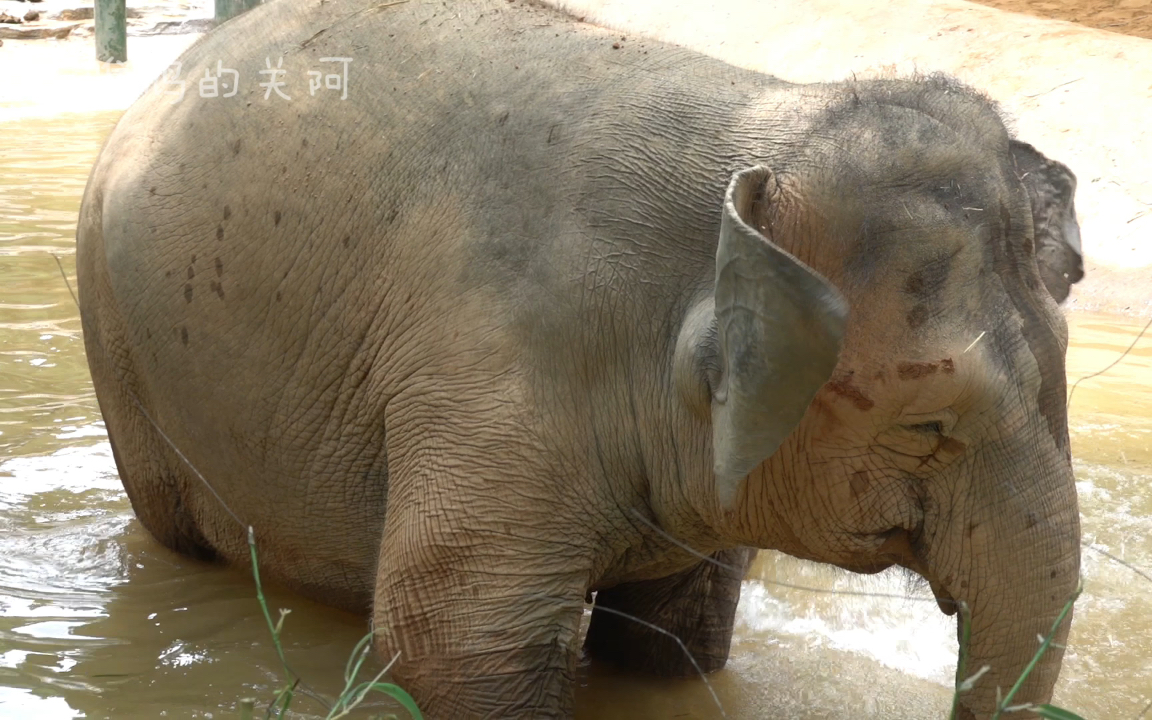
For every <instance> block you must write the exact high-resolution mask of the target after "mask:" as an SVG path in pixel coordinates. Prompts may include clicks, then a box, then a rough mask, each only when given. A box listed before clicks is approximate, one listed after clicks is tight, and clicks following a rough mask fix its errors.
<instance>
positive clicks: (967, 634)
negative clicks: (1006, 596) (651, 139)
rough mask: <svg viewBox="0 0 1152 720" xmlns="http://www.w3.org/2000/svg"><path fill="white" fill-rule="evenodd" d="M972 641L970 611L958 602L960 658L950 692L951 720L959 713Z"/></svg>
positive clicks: (966, 604) (963, 603) (962, 603)
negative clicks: (953, 684)
mask: <svg viewBox="0 0 1152 720" xmlns="http://www.w3.org/2000/svg"><path fill="white" fill-rule="evenodd" d="M971 639H972V611H971V610H969V609H968V603H966V602H963V601H961V602H960V657H959V659H958V660H957V661H956V687H955V689H954V690H953V692H952V715H951V716H950V718H951V720H956V718H957V717H958V713H959V712H960V685H961V683H963V682H964V681H965V680H966V679H967V678H965V677H964V674H965V673H966V672H967V670H968V642H969V641H970V640H971Z"/></svg>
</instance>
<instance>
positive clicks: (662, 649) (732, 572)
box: [584, 548, 756, 676]
mask: <svg viewBox="0 0 1152 720" xmlns="http://www.w3.org/2000/svg"><path fill="white" fill-rule="evenodd" d="M755 556H756V551H755V550H750V549H745V548H737V549H735V550H725V551H721V552H718V553H716V554H715V555H713V559H714V560H717V561H718V562H719V563H721V564H720V565H717V564H714V563H709V562H701V563H700V564H699V565H696V566H695V567H693V568H691V569H689V570H685V571H684V572H681V573H678V574H676V575H671V576H669V577H666V578H660V579H657V580H646V581H643V582H634V583H625V584H622V585H617V586H616V587H613V588H609V589H607V590H601V591H599V592H598V593H596V608H595V609H594V610H593V611H592V620H591V622H590V624H589V626H588V635H587V637H586V638H585V640H584V649H585V651H586V652H587V653H588V655H589V656H591V657H592V658H593V659H595V660H602V661H605V662H610V663H613V664H615V665H619V666H622V667H626V668H628V669H632V670H638V671H641V672H649V673H653V674H657V675H665V676H690V675H695V674H697V673H698V672H701V671H702V672H712V671H713V670H719V669H720V668H722V667H724V663H726V662H727V661H728V648H729V645H730V644H731V641H732V623H733V621H734V620H735V615H736V604H737V602H739V600H740V582H741V581H742V580H743V579H744V572H745V571H746V570H747V568H748V566H749V565H750V564H751V562H752V559H753V558H754V557H755ZM610 611H614V612H610ZM633 618H635V619H633ZM637 619H638V620H641V621H643V622H642V623H641V622H636V620H637ZM643 623H647V625H645V624H643ZM650 626H655V627H658V628H660V629H661V630H663V631H664V632H660V631H658V630H654V629H652V627H650ZM666 633H667V634H666ZM670 636H675V637H676V638H679V640H680V642H681V643H683V645H684V647H681V646H680V643H677V642H676V640H674V639H673V638H672V637H670ZM685 651H687V654H686V653H685ZM689 655H691V658H689ZM693 660H695V664H693ZM697 668H699V670H698V669H697Z"/></svg>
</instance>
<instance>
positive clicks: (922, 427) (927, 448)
mask: <svg viewBox="0 0 1152 720" xmlns="http://www.w3.org/2000/svg"><path fill="white" fill-rule="evenodd" d="M900 419H901V420H903V421H904V422H900V423H898V424H894V425H891V426H889V427H888V428H887V429H886V430H883V431H882V432H880V433H879V434H878V435H877V436H876V440H875V448H876V449H877V450H878V451H879V452H880V453H881V454H882V455H884V456H886V457H887V458H888V461H889V462H891V463H892V464H893V465H895V466H896V467H899V468H901V469H903V470H907V471H909V472H923V471H931V470H938V469H939V468H940V467H942V466H943V465H946V464H948V463H949V462H951V461H952V460H955V459H956V457H958V456H959V455H960V454H961V453H962V452H963V451H964V448H965V447H967V446H966V445H965V444H964V443H963V442H961V441H959V440H957V439H956V438H954V437H952V436H951V434H952V431H953V430H955V428H956V423H957V421H958V419H959V418H958V416H957V415H956V413H955V411H953V410H951V409H945V410H941V411H938V412H932V413H920V414H916V415H910V416H909V415H905V416H904V417H902V418H900ZM910 421H911V422H910Z"/></svg>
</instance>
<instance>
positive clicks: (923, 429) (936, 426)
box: [904, 420, 944, 435]
mask: <svg viewBox="0 0 1152 720" xmlns="http://www.w3.org/2000/svg"><path fill="white" fill-rule="evenodd" d="M904 427H906V428H908V429H909V430H912V431H914V432H920V433H924V434H926V435H943V434H944V423H942V422H940V421H939V420H933V421H932V422H923V423H916V424H915V425H905V426H904Z"/></svg>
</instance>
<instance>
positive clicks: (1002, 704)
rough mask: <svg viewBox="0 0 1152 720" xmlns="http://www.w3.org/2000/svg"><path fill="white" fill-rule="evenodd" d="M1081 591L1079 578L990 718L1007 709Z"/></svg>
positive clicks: (995, 718) (993, 719) (994, 719)
mask: <svg viewBox="0 0 1152 720" xmlns="http://www.w3.org/2000/svg"><path fill="white" fill-rule="evenodd" d="M1082 592H1084V583H1083V580H1081V582H1080V584H1079V585H1078V586H1077V587H1076V592H1074V593H1072V597H1070V598H1068V602H1067V603H1065V604H1064V609H1063V610H1061V611H1060V615H1058V616H1057V617H1056V622H1054V623H1052V629H1051V630H1049V631H1048V635H1047V636H1046V637H1045V638H1044V641H1043V642H1042V643H1040V649H1039V650H1037V651H1036V654H1035V655H1033V656H1032V660H1031V661H1030V662H1029V663H1028V665H1027V667H1025V668H1024V672H1022V673H1020V677H1019V678H1017V679H1016V684H1015V685H1013V686H1012V689H1011V690H1009V691H1008V694H1007V695H1005V696H1004V699H1003V700H1001V701H1000V706H999V707H998V708H996V712H995V713H994V714H993V715H992V720H999V718H1000V715H1001V714H1003V713H1004V711H1005V710H1007V709H1008V706H1009V705H1010V704H1011V702H1012V698H1014V697H1016V693H1017V692H1019V690H1020V688H1021V687H1023V686H1024V681H1025V680H1027V679H1028V676H1029V675H1031V674H1032V671H1033V670H1035V669H1036V664H1037V663H1038V662H1040V658H1041V657H1043V656H1044V653H1046V652H1048V646H1049V645H1051V644H1052V638H1054V637H1056V631H1057V630H1059V629H1060V624H1061V623H1063V622H1064V618H1066V617H1068V613H1070V612H1072V606H1073V605H1075V604H1076V599H1077V598H1079V597H1080V593H1082Z"/></svg>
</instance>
